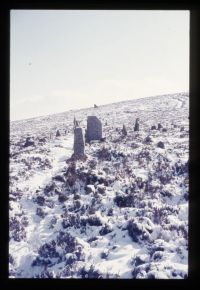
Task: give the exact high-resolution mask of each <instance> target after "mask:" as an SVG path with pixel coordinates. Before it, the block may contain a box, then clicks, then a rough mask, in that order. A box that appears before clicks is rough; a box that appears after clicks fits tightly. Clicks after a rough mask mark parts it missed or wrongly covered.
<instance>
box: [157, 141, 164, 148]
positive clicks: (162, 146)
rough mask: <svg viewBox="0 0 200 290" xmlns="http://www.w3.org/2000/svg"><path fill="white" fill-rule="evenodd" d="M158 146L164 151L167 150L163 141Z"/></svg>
mask: <svg viewBox="0 0 200 290" xmlns="http://www.w3.org/2000/svg"><path fill="white" fill-rule="evenodd" d="M157 146H158V147H159V148H162V149H164V148H165V144H164V143H163V142H162V141H159V142H158V144H157Z"/></svg>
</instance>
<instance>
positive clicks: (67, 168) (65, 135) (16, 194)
mask: <svg viewBox="0 0 200 290" xmlns="http://www.w3.org/2000/svg"><path fill="white" fill-rule="evenodd" d="M188 114H189V96H188V94H187V93H180V94H171V95H163V96H156V97H148V98H142V99H137V100H131V101H126V102H120V103H113V104H110V105H104V106H100V107H98V108H89V109H81V110H77V111H69V112H66V113H61V114H55V115H50V116H45V117H39V118H33V119H28V120H22V121H15V122H11V125H10V197H9V199H10V205H9V210H10V214H9V217H10V228H9V230H10V241H9V270H10V277H12V278H128V279H133V278H136V279H140V278H145V279H152V278H156V279H157V278H158V279H160V278H166V279H168V278H171V279H173V278H174V279H182V278H186V277H187V273H188V190H189V189H188V158H189V116H188ZM89 115H96V116H97V117H98V118H99V119H100V120H101V121H102V125H103V136H104V137H105V141H101V142H92V143H91V144H86V148H85V153H86V155H87V159H86V160H85V161H84V160H82V161H81V160H80V161H76V162H74V161H72V160H70V157H71V155H72V153H73V119H74V116H75V117H76V119H77V120H79V121H80V125H81V127H82V128H84V129H85V128H86V121H87V116H89ZM136 118H139V119H140V130H139V132H134V130H133V128H134V122H135V119H136ZM158 123H160V124H161V125H162V128H160V129H157V126H158ZM123 124H124V125H125V126H126V129H127V135H126V136H124V135H123V134H122V126H123ZM153 125H155V126H156V129H153V130H151V127H152V126H153ZM58 129H59V130H60V133H61V136H59V137H56V131H57V130H58ZM28 136H30V137H31V138H32V140H33V142H34V144H33V145H32V146H27V147H25V146H24V144H25V140H26V138H27V137H28ZM148 136H149V137H148ZM147 137H148V138H147ZM159 142H163V143H160V144H162V145H163V144H164V148H163V146H160V147H159V146H158V143H159Z"/></svg>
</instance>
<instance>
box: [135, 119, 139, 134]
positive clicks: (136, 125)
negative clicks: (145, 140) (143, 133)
mask: <svg viewBox="0 0 200 290" xmlns="http://www.w3.org/2000/svg"><path fill="white" fill-rule="evenodd" d="M134 131H139V118H137V119H136V121H135V127H134Z"/></svg>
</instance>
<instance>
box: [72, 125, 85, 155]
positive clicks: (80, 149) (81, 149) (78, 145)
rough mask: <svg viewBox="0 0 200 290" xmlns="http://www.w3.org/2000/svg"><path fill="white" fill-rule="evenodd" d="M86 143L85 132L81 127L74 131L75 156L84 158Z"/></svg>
mask: <svg viewBox="0 0 200 290" xmlns="http://www.w3.org/2000/svg"><path fill="white" fill-rule="evenodd" d="M84 153H85V142H84V138H83V130H82V128H80V127H76V128H75V129H74V155H75V156H76V157H81V156H84Z"/></svg>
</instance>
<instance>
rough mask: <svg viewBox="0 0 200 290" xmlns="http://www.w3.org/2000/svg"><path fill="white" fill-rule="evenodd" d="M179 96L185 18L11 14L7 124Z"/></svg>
mask: <svg viewBox="0 0 200 290" xmlns="http://www.w3.org/2000/svg"><path fill="white" fill-rule="evenodd" d="M183 91H189V11H131V10H128V11H126V10H115V11H114V10H110V11H109V10H107V11H106V10H90V11H89V10H88V11H87V10H12V11H11V67H10V117H11V120H17V119H23V118H31V117H35V116H41V115H47V114H52V113H57V112H64V111H67V110H70V109H78V108H84V107H91V106H93V104H94V103H96V104H99V105H101V104H106V103H112V102H115V101H116V102H117V101H121V100H127V99H134V98H138V97H145V96H153V95H158V94H165V93H166V94H167V93H174V92H175V93H176V92H183Z"/></svg>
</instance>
